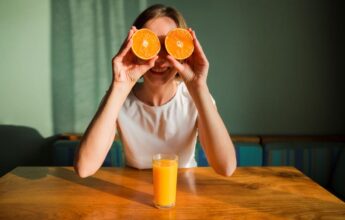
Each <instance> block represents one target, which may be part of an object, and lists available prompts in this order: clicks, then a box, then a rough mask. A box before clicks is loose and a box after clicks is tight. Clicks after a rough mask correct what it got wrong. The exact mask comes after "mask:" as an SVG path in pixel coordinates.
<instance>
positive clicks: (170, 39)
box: [165, 28, 194, 60]
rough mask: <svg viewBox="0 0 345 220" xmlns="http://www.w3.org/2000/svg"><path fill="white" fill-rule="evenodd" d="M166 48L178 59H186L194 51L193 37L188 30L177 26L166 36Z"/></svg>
mask: <svg viewBox="0 0 345 220" xmlns="http://www.w3.org/2000/svg"><path fill="white" fill-rule="evenodd" d="M165 49H166V50H167V52H168V53H169V54H170V55H171V56H173V57H174V58H175V59H177V60H184V59H186V58H188V57H189V56H190V55H192V53H193V51H194V43H193V37H192V35H191V34H190V33H189V31H188V30H186V29H183V28H175V29H173V30H171V31H170V32H169V33H168V34H167V36H166V37H165Z"/></svg>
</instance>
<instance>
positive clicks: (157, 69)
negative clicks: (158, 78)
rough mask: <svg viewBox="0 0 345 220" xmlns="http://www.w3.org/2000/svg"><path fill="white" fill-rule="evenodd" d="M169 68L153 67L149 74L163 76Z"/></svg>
mask: <svg viewBox="0 0 345 220" xmlns="http://www.w3.org/2000/svg"><path fill="white" fill-rule="evenodd" d="M169 69H170V68H169V67H153V68H151V69H150V72H151V73H153V74H163V73H164V72H166V71H168V70H169Z"/></svg>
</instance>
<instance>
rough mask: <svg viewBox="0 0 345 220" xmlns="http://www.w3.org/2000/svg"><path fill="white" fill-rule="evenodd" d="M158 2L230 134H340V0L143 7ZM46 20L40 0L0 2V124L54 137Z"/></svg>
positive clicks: (237, 0)
mask: <svg viewBox="0 0 345 220" xmlns="http://www.w3.org/2000/svg"><path fill="white" fill-rule="evenodd" d="M156 2H160V3H166V4H169V5H173V6H175V7H177V8H178V9H179V10H180V11H181V12H182V13H183V14H184V16H185V17H186V19H187V22H188V24H189V25H190V26H191V27H193V28H194V29H195V30H196V33H197V36H198V38H199V39H200V41H201V43H202V45H203V48H204V50H205V52H206V55H207V56H208V58H209V61H210V63H211V67H210V73H209V78H208V82H209V86H210V89H211V91H212V94H213V96H214V98H215V99H216V102H217V106H218V110H219V111H220V113H221V115H222V117H223V119H224V121H225V123H226V125H227V127H228V128H229V130H230V132H231V133H233V134H344V133H345V126H344V122H345V114H344V112H345V107H344V100H345V89H344V82H345V77H344V72H345V71H344V65H343V64H341V61H343V60H344V39H345V36H344V33H343V30H341V29H343V27H344V20H345V19H344V16H343V15H342V13H343V11H344V8H343V7H342V6H343V4H342V3H341V1H333V2H332V3H330V2H329V1H327V0H322V1H321V0H320V1H312V0H308V1H306V0H302V1H301V0H284V1H275V0H260V1H250V0H229V1H227V0H222V1H221V0H217V1H197V0H189V1H182V0H172V1H171V0H170V1H167V0H165V1H152V0H148V1H147V3H148V5H150V4H152V3H156ZM132 5H133V10H127V9H126V17H127V19H128V21H127V22H128V23H127V25H128V26H129V25H130V24H131V23H132V21H133V20H134V17H135V16H136V12H137V10H138V6H137V4H133V3H131V1H126V8H129V9H131V8H132ZM131 11H132V12H131ZM134 12H135V13H134ZM50 16H51V12H50V2H49V1H46V0H35V1H26V0H12V1H10V0H8V1H6V0H0V33H1V34H0V51H1V59H0V67H1V73H0V76H1V79H0V101H1V104H0V105H1V107H0V123H1V124H22V125H29V126H32V127H35V128H37V129H38V130H39V131H40V132H41V133H42V134H43V135H45V136H47V135H50V134H52V133H53V131H52V127H53V126H52V109H51V85H50V83H51V70H50V57H51V56H50V26H51V23H50V19H51V18H50ZM109 59H111V58H110V57H109Z"/></svg>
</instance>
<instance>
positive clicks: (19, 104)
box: [0, 0, 53, 136]
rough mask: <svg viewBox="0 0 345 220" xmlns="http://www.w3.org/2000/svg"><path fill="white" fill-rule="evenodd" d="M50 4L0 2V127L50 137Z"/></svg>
mask: <svg viewBox="0 0 345 220" xmlns="http://www.w3.org/2000/svg"><path fill="white" fill-rule="evenodd" d="M50 25H51V24H50V2H49V1H47V0H34V1H33V0H32V1H28V0H0V53H1V58H0V71H1V72H0V77H1V78H0V124H18V125H27V126H31V127H35V128H37V129H38V130H39V131H40V133H41V134H42V135H44V136H48V135H51V134H52V133H53V131H52V116H51V115H52V109H51V83H50V78H51V75H50V72H51V70H50Z"/></svg>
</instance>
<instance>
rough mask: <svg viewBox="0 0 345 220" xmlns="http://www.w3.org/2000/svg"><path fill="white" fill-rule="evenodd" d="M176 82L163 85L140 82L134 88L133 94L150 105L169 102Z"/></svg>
mask: <svg viewBox="0 0 345 220" xmlns="http://www.w3.org/2000/svg"><path fill="white" fill-rule="evenodd" d="M177 84H178V83H177V82H176V81H175V80H174V82H173V83H169V84H165V85H159V86H155V85H150V84H148V83H142V84H141V85H139V86H137V87H136V88H135V89H134V94H135V96H136V97H137V98H138V99H140V100H141V101H142V102H144V103H146V104H148V105H151V106H161V105H164V104H165V103H167V102H169V101H170V100H171V99H172V98H173V97H174V96H175V93H176V91H177Z"/></svg>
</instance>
